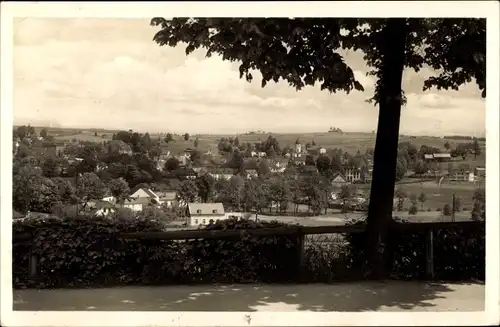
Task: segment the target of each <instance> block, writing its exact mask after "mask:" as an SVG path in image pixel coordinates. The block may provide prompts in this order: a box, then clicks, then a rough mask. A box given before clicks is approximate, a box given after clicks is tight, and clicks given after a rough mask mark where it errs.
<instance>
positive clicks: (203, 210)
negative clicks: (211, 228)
mask: <svg viewBox="0 0 500 327" xmlns="http://www.w3.org/2000/svg"><path fill="white" fill-rule="evenodd" d="M187 211H188V212H187V218H186V224H187V226H191V227H197V226H205V225H208V224H209V223H210V220H213V221H214V222H216V221H218V220H224V219H226V214H225V213H224V206H223V205H222V203H220V202H217V203H188V205H187Z"/></svg>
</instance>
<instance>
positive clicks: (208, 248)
mask: <svg viewBox="0 0 500 327" xmlns="http://www.w3.org/2000/svg"><path fill="white" fill-rule="evenodd" d="M285 226H289V225H287V224H284V223H279V222H265V221H259V222H255V221H250V220H240V221H238V220H236V219H230V220H225V221H219V222H217V223H215V224H212V225H209V226H207V227H206V229H209V230H225V229H252V228H263V227H265V228H277V227H285ZM163 230H164V225H162V223H160V222H157V221H152V220H148V221H146V220H122V221H117V220H114V221H113V220H108V219H105V218H103V219H99V218H97V219H96V218H92V219H55V218H52V219H44V220H22V221H17V222H13V239H14V243H13V251H12V256H13V267H12V268H13V287H15V288H19V287H37V288H61V287H65V288H66V287H104V286H124V285H159V284H162V285H168V284H193V283H259V282H260V283H286V282H297V281H299V280H300V281H302V282H330V281H335V280H345V279H351V280H353V279H361V278H363V273H364V272H365V271H366V268H365V263H366V258H365V257H364V245H363V241H364V239H365V237H364V234H363V233H357V234H349V235H344V239H345V241H346V242H345V243H332V242H330V243H329V242H317V243H314V242H311V241H309V242H306V243H307V244H306V246H305V249H304V266H303V267H301V269H299V265H298V262H299V261H298V257H299V256H298V253H299V247H298V242H297V237H295V236H272V237H253V236H251V235H249V234H245V233H243V234H242V236H241V238H239V239H226V240H213V239H212V240H210V239H199V240H188V241H149V242H146V241H142V242H141V241H137V240H128V239H120V238H118V237H117V234H118V233H120V232H141V231H142V232H147V231H153V232H154V231H163ZM26 233H29V234H31V235H33V241H29V242H24V243H23V242H21V241H16V240H17V239H19V235H20V234H26ZM391 240H392V244H396V246H395V248H394V264H393V269H392V277H393V278H398V279H423V278H424V277H425V232H413V231H411V232H410V231H404V232H398V233H392V235H391ZM484 240H485V237H484V226H483V227H482V228H475V229H467V230H465V229H463V228H462V229H461V228H457V229H454V230H440V231H437V232H436V233H435V236H434V242H435V246H434V248H435V249H434V255H435V271H436V278H437V279H446V280H470V279H480V280H484V271H485V257H484V256H485V251H484V249H485V248H484V246H485V244H484ZM30 248H31V251H32V253H33V254H35V255H37V256H38V258H40V259H39V274H38V277H37V278H36V279H35V280H31V279H30V278H29V274H28V260H29V256H30Z"/></svg>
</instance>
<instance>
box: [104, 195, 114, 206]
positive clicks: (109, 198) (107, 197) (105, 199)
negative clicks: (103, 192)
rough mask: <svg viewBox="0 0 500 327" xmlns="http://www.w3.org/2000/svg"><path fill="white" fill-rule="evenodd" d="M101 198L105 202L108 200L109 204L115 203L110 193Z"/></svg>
mask: <svg viewBox="0 0 500 327" xmlns="http://www.w3.org/2000/svg"><path fill="white" fill-rule="evenodd" d="M101 200H102V201H105V202H109V203H111V204H115V203H116V198H115V197H114V196H112V195H107V196H105V197H103V198H102V199H101Z"/></svg>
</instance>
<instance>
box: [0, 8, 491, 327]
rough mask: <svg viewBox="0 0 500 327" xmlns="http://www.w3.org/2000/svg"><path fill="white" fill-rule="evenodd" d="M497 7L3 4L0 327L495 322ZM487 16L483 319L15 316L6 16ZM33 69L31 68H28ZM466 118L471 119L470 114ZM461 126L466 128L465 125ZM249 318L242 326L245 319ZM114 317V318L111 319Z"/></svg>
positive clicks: (146, 314)
mask: <svg viewBox="0 0 500 327" xmlns="http://www.w3.org/2000/svg"><path fill="white" fill-rule="evenodd" d="M498 14H499V6H498V3H497V2H494V1H432V2H425V1H418V2H417V1H398V2H392V1H391V2H389V1H368V2H365V1H363V2H362V3H360V2H356V1H352V2H348V1H342V2H340V1H339V2H272V3H269V2H265V3H259V2H253V3H251V2H233V3H222V2H198V3H193V2H186V3H183V2H164V3H162V2H140V3H139V2H128V3H125V2H124V3H116V2H115V3H111V2H78V3H76V2H74V3H72V2H65V3H62V2H59V3H55V2H2V3H1V33H2V34H1V43H2V46H1V110H0V114H1V129H0V131H1V141H2V143H1V145H2V146H1V154H2V155H1V158H2V160H1V181H2V182H1V195H2V196H1V200H0V201H1V217H3V218H2V219H1V220H0V221H1V230H2V231H3V233H2V235H1V258H2V261H1V269H0V273H1V286H2V287H1V289H2V293H1V316H0V317H1V322H2V325H5V326H69V325H71V326H113V325H114V326H117V325H120V326H152V325H155V326H161V325H169V326H240V325H252V326H327V325H328V326H331V325H346V326H353V325H388V326H395V325H401V326H402V325H429V324H430V325H435V326H438V325H439V326H441V325H442V326H445V325H446V326H448V325H456V326H466V325H477V324H478V325H483V324H485V325H486V324H495V323H498V322H499V307H500V302H499V293H500V287H499V271H500V270H499V260H498V258H499V242H498V240H499V229H500V225H499V221H498V219H497V218H498V212H499V205H498V199H499V188H498V182H497V181H498V180H499V143H498V140H499V128H498V127H499V123H498V122H499V107H500V106H499V99H498V93H497V92H496V91H497V90H499V88H500V86H499V66H498V64H499V58H500V57H499V49H498V43H497V42H498V40H499V24H500V22H499V17H498ZM154 16H164V17H173V16H191V17H192V16H217V17H238V16H239V17H259V16H260V17H262V16H266V17H279V16H282V17H294V16H296V17H317V16H322V17H342V16H344V17H487V19H488V20H487V45H488V47H487V67H488V68H487V72H488V73H487V85H488V97H487V100H486V104H487V115H486V116H487V121H486V135H487V136H486V137H487V142H488V143H487V144H488V146H487V150H486V153H487V164H486V168H487V174H488V179H487V181H486V189H487V192H486V198H487V199H486V201H487V211H488V217H490V218H489V219H488V221H487V246H486V248H487V250H486V253H487V255H486V257H487V262H488V264H487V272H486V280H487V287H486V300H487V301H486V304H485V312H476V313H471V312H467V313H460V312H457V313H449V312H444V313H400V312H397V313H377V312H364V313H359V312H356V313H333V312H329V313H307V312H287V313H283V314H280V313H278V312H275V313H270V312H269V313H267V312H256V313H255V312H220V313H218V312H213V313H208V312H189V313H183V312H143V313H141V312H120V313H117V315H119V317H120V320H119V321H117V320H116V318H115V317H116V316H115V315H114V314H113V313H112V312H109V313H105V312H88V313H77V312H57V311H54V312H49V311H45V312H19V311H17V312H15V311H12V288H11V285H12V283H11V279H12V276H11V271H12V267H11V242H12V235H11V219H9V217H11V215H12V207H11V206H12V205H11V203H12V201H11V200H12V195H11V190H12V161H11V153H12V139H11V137H12V132H11V129H12V122H13V120H12V108H13V101H12V100H13V99H12V96H13V85H12V59H13V58H12V56H13V49H12V38H13V35H12V20H13V17H102V18H105V17H107V18H118V17H123V18H125V17H130V18H145V17H147V18H150V17H154ZM34 64H36V63H34ZM470 114H471V115H473V114H474V113H473V112H471V113H470ZM464 123H466V122H464ZM247 314H249V315H251V322H250V323H247V321H246V319H245V315H247ZM113 318H114V319H113Z"/></svg>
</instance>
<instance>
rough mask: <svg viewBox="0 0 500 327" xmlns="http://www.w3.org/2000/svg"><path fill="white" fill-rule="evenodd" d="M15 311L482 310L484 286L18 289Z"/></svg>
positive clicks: (392, 283) (398, 284) (392, 284)
mask: <svg viewBox="0 0 500 327" xmlns="http://www.w3.org/2000/svg"><path fill="white" fill-rule="evenodd" d="M14 310H30V311H31V310H41V311H44V310H55V311H65V310H76V311H80V310H97V311H315V312H324V311H401V310H413V311H482V310H484V285H480V284H441V283H424V282H395V281H389V282H381V283H373V282H370V283H368V282H362V283H342V284H305V285H231V286H229V285H220V286H218V285H210V286H161V287H123V288H103V289H72V290H68V289H65V290H61V289H59V290H15V291H14Z"/></svg>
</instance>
